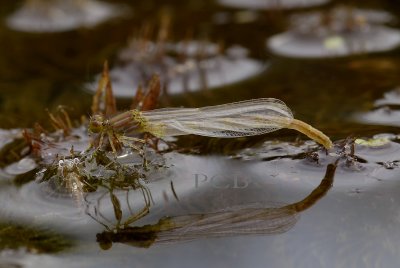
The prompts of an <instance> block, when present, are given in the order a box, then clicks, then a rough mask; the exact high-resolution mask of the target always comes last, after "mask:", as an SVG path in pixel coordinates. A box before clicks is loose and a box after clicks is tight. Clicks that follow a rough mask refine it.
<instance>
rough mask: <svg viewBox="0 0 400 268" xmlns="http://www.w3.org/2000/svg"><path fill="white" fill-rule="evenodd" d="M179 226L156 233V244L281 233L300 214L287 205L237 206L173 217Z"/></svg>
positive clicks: (291, 224) (293, 222)
mask: <svg viewBox="0 0 400 268" xmlns="http://www.w3.org/2000/svg"><path fill="white" fill-rule="evenodd" d="M172 220H173V222H174V224H175V225H176V226H177V227H176V228H173V229H170V230H166V231H162V232H160V233H158V234H157V243H170V242H176V241H188V240H193V239H198V238H209V237H224V236H230V235H249V234H263V235H268V234H278V233H284V232H286V231H288V230H289V229H290V228H292V227H293V226H294V224H295V223H296V222H297V220H298V214H297V213H296V212H295V211H294V210H292V209H290V208H288V207H282V208H251V207H249V208H246V207H243V208H239V209H238V208H234V209H231V210H230V211H221V212H216V213H210V214H201V215H200V214H199V215H187V216H177V217H172Z"/></svg>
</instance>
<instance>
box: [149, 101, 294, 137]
mask: <svg viewBox="0 0 400 268" xmlns="http://www.w3.org/2000/svg"><path fill="white" fill-rule="evenodd" d="M142 116H143V117H144V118H145V119H146V121H147V122H148V124H149V125H150V129H154V130H158V131H157V132H159V133H162V135H163V136H178V135H187V134H195V135H201V136H208V137H221V138H224V137H225V138H230V137H243V136H253V135H259V134H263V133H268V132H271V131H275V130H277V129H280V128H283V127H285V126H286V124H283V122H285V123H287V122H288V120H289V121H291V119H293V114H292V112H291V111H290V109H289V108H288V107H287V106H286V104H285V103H283V102H282V101H280V100H277V99H272V98H267V99H256V100H248V101H241V102H235V103H229V104H223V105H217V106H209V107H203V108H197V109H196V108H195V109H192V108H172V109H171V108H168V109H158V110H152V111H145V112H142ZM277 119H278V120H277Z"/></svg>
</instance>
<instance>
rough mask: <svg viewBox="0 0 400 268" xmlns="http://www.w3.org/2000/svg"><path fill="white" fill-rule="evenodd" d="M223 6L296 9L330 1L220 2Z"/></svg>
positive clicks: (227, 0) (262, 0)
mask: <svg viewBox="0 0 400 268" xmlns="http://www.w3.org/2000/svg"><path fill="white" fill-rule="evenodd" d="M218 2H219V3H220V4H222V5H226V6H231V7H236V8H248V9H294V8H307V7H312V6H317V5H323V4H326V3H328V2H329V0H219V1H218Z"/></svg>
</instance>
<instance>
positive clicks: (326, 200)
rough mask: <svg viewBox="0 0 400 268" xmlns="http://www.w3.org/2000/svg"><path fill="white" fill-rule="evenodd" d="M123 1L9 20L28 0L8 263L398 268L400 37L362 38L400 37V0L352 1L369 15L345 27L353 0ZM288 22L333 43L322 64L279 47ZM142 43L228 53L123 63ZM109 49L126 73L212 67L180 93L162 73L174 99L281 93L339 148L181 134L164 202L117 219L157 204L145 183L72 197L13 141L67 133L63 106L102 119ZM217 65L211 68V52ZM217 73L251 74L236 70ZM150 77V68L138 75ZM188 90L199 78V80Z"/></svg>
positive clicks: (12, 130) (6, 211)
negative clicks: (373, 45) (54, 114)
mask: <svg viewBox="0 0 400 268" xmlns="http://www.w3.org/2000/svg"><path fill="white" fill-rule="evenodd" d="M32 2H40V1H39V0H37V1H32ZM49 2H51V1H49ZM54 2H55V3H56V2H57V3H60V1H54ZM77 2H79V1H77ZM82 2H84V1H82ZM89 2H90V1H89ZM98 2H107V1H98ZM108 2H109V4H113V5H112V7H113V8H116V9H118V12H117V13H115V14H114V13H112V14H111V13H110V14H109V13H107V12H106V13H104V12H105V11H104V10H103V9H102V12H103V13H102V14H109V16H103V17H102V19H101V20H100V19H97V20H95V19H92V20H91V19H90V18H89V19H88V18H86V20H88V21H90V22H91V23H90V25H85V24H82V25H76V24H73V23H72V24H71V22H69V24H68V25H67V26H64V27H59V25H53V26H51V25H49V26H46V27H44V26H43V29H51V32H40V31H38V28H35V29H34V30H33V31H32V32H29V29H24V30H21V29H16V28H10V24H9V23H7V22H9V21H10V18H11V16H13V14H21V12H20V13H18V10H21V8H22V6H23V5H24V4H25V3H24V2H23V1H8V2H7V3H6V4H5V3H3V4H1V6H0V19H1V21H2V23H1V24H0V39H1V40H2V42H0V51H1V57H0V148H1V149H0V153H1V161H0V167H1V169H0V200H1V204H2V205H1V206H0V267H3V266H4V267H39V266H40V267H54V266H57V267H111V266H116V267H141V266H143V267H161V266H162V267H189V266H190V267H205V266H209V267H396V266H397V264H398V263H399V262H400V257H399V256H400V254H399V253H400V242H399V241H400V195H399V193H400V182H399V174H400V169H399V165H400V144H399V140H400V138H399V136H398V135H399V129H398V127H399V120H398V118H397V117H398V116H399V115H400V108H399V107H400V106H399V104H400V101H399V99H400V98H399V96H400V93H399V92H400V91H399V89H398V88H399V85H400V76H399V73H400V56H399V55H400V53H399V51H400V50H399V49H400V47H397V46H396V44H395V43H396V42H397V41H396V42H392V41H393V39H391V38H389V39H388V40H387V41H388V42H389V43H390V45H387V43H386V45H385V44H384V45H383V46H382V47H383V48H381V49H378V50H371V49H368V48H369V47H368V46H367V45H366V46H365V47H363V45H365V44H370V43H369V42H375V41H376V39H375V37H376V36H375V35H373V34H370V33H371V32H368V31H370V30H371V29H376V28H375V27H378V28H379V29H390V31H391V32H393V33H396V34H397V32H398V30H397V29H399V28H400V25H399V20H400V6H399V5H398V4H397V3H396V2H395V1H389V0H386V1H378V0H370V1H351V4H352V6H351V7H352V8H350V7H347V9H345V10H347V11H344V12H345V13H346V12H348V13H346V16H350V17H351V16H353V17H351V19H346V21H345V22H343V20H341V21H340V23H339V25H340V27H341V28H340V29H337V23H335V19H337V18H332V16H331V15H329V14H334V13H333V12H332V11H331V10H333V9H334V8H336V7H338V6H340V7H342V8H343V5H344V4H350V3H349V1H309V3H307V2H308V1H305V0H301V1H298V2H299V3H300V4H299V5H296V4H295V2H296V1H294V0H293V1H282V3H281V4H280V5H279V3H278V5H276V3H277V2H279V1H271V2H274V8H273V9H272V10H270V9H268V8H266V7H267V6H269V5H272V4H265V7H264V6H263V5H262V4H260V3H258V2H262V1H261V0H260V1H249V2H254V5H252V6H246V5H245V4H243V3H245V2H246V1H245V0H243V1H239V0H236V1H227V0H224V1H211V0H207V1H199V0H197V1H196V0H190V1H183V0H182V1H179V0H170V1H164V2H163V4H162V5H161V4H159V3H158V2H157V1H149V0H146V1H134V2H132V1H124V0H118V1H108ZM111 2H112V3H111ZM242 2H243V3H242ZM265 2H266V3H267V2H268V1H266V0H265ZM285 2H288V3H289V4H288V5H289V7H288V9H285V4H284V3H285ZM93 3H95V2H94V1H93ZM93 3H92V4H93ZM96 3H97V1H96ZM107 6H108V5H104V6H103V5H102V8H106V7H107ZM277 6H278V8H277ZM84 7H85V5H80V6H79V8H81V9H82V8H84ZM110 7H111V6H110ZM63 8H65V7H63ZM121 8H122V9H123V12H122V11H121ZM106 9H107V8H106ZM61 10H62V12H66V11H65V10H64V9H61ZM355 10H356V12H355ZM359 10H368V11H369V12H372V11H376V12H378V13H368V14H375V15H374V16H375V17H374V16H373V18H371V19H370V21H369V20H368V15H366V14H364V13H360V12H359ZM24 12H26V9H24ZM41 12H44V11H43V9H41ZM52 12H53V11H52ZM58 12H61V11H58ZM74 12H75V13H76V16H78V15H80V16H82V14H86V15H85V16H89V15H87V14H92V13H95V14H97V15H99V13H96V12H92V13H91V12H84V11H82V10H81V11H80V12H81V13H79V12H78V11H74ZM379 12H387V13H379ZM318 13H319V14H321V15H320V16H319V17H320V19H316V18H317V17H318V16H317V15H315V14H318ZM51 14H53V13H51ZM56 14H58V13H57V12H56ZM63 14H64V13H63ZM163 14H168V16H169V22H168V24H169V25H168V38H167V39H168V42H166V41H165V40H166V39H163V38H165V37H163V35H162V34H161V33H163V30H162V29H164V28H163V27H164V26H165V25H164V24H163V20H164V19H163V18H164V17H163V16H164V15H163ZM304 14H306V15H307V14H314V15H313V16H314V17H313V20H314V21H313V22H312V23H310V25H309V26H308V25H306V26H307V27H309V28H307V27H298V29H297V30H298V31H300V32H296V33H295V34H293V31H295V30H293V17H294V16H295V17H296V16H297V18H301V17H302V15H304ZM376 14H381V15H379V16H378V15H376ZM382 14H383V15H382ZM31 15H32V14H31ZM31 15H30V16H31ZM53 15H54V14H53ZM53 15H52V16H53ZM100 15H101V14H100ZM342 15H343V14H342ZM30 16H29V17H26V19H31V17H30ZM32 16H33V15H32ZM50 17H51V16H50ZM15 19H16V18H15V17H14V21H15ZM315 20H317V23H316V22H315ZM318 20H319V21H318ZM51 21H52V20H49V22H50V23H51ZM44 22H45V20H44V19H43V18H42V20H40V23H44ZM57 23H61V22H60V21H58V22H57ZM97 23H98V24H97ZM164 23H165V22H164ZM19 25H21V24H19ZM32 25H36V24H34V23H32ZM297 26H298V25H297ZM146 27H147V28H146ZM300 28H301V29H300ZM305 28H307V29H305ZM146 29H151V30H146ZM160 29H161V30H160ZM146 31H147V32H146ZM354 32H357V34H356V35H355V36H353V33H354ZM285 33H291V38H292V37H293V36H294V37H296V36H297V37H299V36H300V38H305V39H306V40H308V41H309V40H312V42H318V44H317V43H313V44H312V46H315V48H316V50H317V51H315V50H308V51H307V53H308V52H310V53H314V54H312V55H313V57H312V58H307V57H302V56H297V55H302V53H303V55H304V51H302V49H303V48H304V47H303V44H304V42H303V43H302V45H299V46H296V45H295V42H296V40H293V39H291V38H289V39H287V38H286V39H285V40H284V41H285V46H290V51H291V53H288V54H285V53H277V52H276V51H277V49H278V48H275V47H274V49H271V48H268V45H267V44H268V41H269V40H274V38H276V37H277V36H278V37H279V38H281V39H280V40H281V41H282V38H284V37H282V36H283V35H284V34H285ZM360 36H361V37H362V38H361V41H360V40H358V39H357V38H358V37H360ZM382 36H385V35H382ZM369 37H371V38H372V39H371V40H369V39H368V38H369ZM132 38H137V39H138V38H142V39H143V40H145V41H146V42H148V43H146V44H147V45H148V44H149V43H151V42H165V43H168V44H181V46H183V49H185V46H184V45H182V44H184V43H185V42H188V43H190V42H189V41H202V42H203V41H204V42H209V43H211V44H214V45H215V44H218V48H215V47H214V48H213V50H212V51H211V52H210V51H208V50H207V49H206V47H200V48H198V49H196V51H195V52H193V51H190V49H189V48H187V51H186V52H185V53H184V54H183V55H180V54H179V53H175V52H173V53H172V52H165V51H162V53H161V52H160V51H156V52H154V51H151V52H152V53H153V54H152V56H151V58H150V59H149V58H144V57H145V56H146V55H147V54H146V53H144V55H135V56H134V57H133V58H132V60H136V61H135V62H133V61H129V59H128V60H127V61H126V59H124V60H123V61H121V58H120V55H121V53H122V51H124V50H126V49H127V47H129V42H131V40H132ZM305 39H303V40H305ZM395 39H396V40H397V37H396V38H395ZM349 40H350V41H349ZM150 41H151V42H150ZM297 41H298V40H297ZM358 41H359V43H357V53H355V54H353V53H347V52H348V51H351V48H350V47H349V45H348V44H349V42H358ZM379 41H380V42H381V43H385V40H381V39H380V40H379ZM300 42H301V40H300ZM310 42H311V41H310ZM346 42H347V43H346ZM281 45H282V44H281ZM152 48H153V46H148V47H146V49H150V50H151V49H152ZM229 48H240V49H241V51H246V53H245V55H244V54H243V53H242V54H240V55H239V56H240V57H244V59H247V60H248V61H249V62H251V63H254V64H255V66H256V67H255V68H254V71H252V72H248V69H247V68H244V67H241V66H243V65H241V64H238V65H235V63H238V62H237V58H235V57H236V56H237V54H235V57H233V58H232V56H229V53H226V52H227V51H228V49H229ZM279 48H282V46H280V47H279ZM306 48H307V49H310V46H309V45H307V46H306ZM158 49H160V48H158ZM269 49H271V50H269ZM296 49H297V50H298V51H295V52H293V51H294V50H296ZM338 49H339V50H340V49H343V50H340V51H346V53H344V52H343V53H339V52H338V51H339V50H338ZM161 50H162V49H161ZM325 52H327V53H328V55H329V57H326V56H324V55H325V54H324V53H325ZM157 53H158V54H157ZM154 55H156V56H154ZM193 55H195V56H193ZM214 56H216V57H217V58H218V57H220V58H221V57H222V61H221V62H218V60H215V59H214V58H213V57H214ZM336 56H340V57H336ZM135 57H136V58H135ZM137 57H139V58H140V60H141V61H138V60H137V59H138V58H137ZM159 57H162V60H160V58H159ZM191 57H192V58H193V59H192V58H191ZM169 59H173V60H172V61H169ZM188 59H190V61H188ZM104 60H108V61H109V65H110V70H115V71H116V72H117V71H118V68H119V66H123V67H126V66H128V67H129V66H132V64H134V63H135V64H138V62H140V63H141V64H142V62H143V64H147V65H143V66H141V68H142V69H143V70H146V74H145V75H149V74H148V68H150V67H151V66H154V64H157V62H156V63H154V61H157V60H158V61H159V62H158V65H157V66H158V67H157V71H158V72H159V73H160V76H161V77H170V76H169V75H171V70H170V69H168V68H169V67H168V66H170V64H171V62H173V64H175V63H176V62H179V63H181V64H182V66H180V67H179V68H177V69H174V72H178V73H179V72H180V73H179V75H180V76H179V77H180V78H181V77H185V75H184V74H185V71H187V70H188V69H189V70H192V69H193V68H194V69H195V70H205V71H196V72H190V79H192V80H190V79H189V80H187V81H186V80H185V79H184V78H182V80H183V82H182V83H180V82H179V86H177V87H179V89H176V88H177V87H175V88H174V87H171V88H170V89H168V85H170V84H171V83H167V81H162V82H163V83H164V84H163V85H164V86H165V87H164V89H165V90H164V91H163V94H162V96H161V99H160V103H159V107H176V106H185V107H202V106H208V105H216V104H222V103H229V102H234V101H240V100H247V99H255V98H269V97H271V98H277V99H281V100H282V101H284V102H285V103H286V104H287V105H288V106H289V107H290V108H291V110H292V111H293V113H294V116H295V118H297V119H301V120H302V121H305V122H307V123H309V124H311V125H313V126H314V127H316V128H318V129H319V130H321V131H323V132H324V133H325V134H327V135H328V136H329V137H330V138H331V139H332V141H333V142H334V143H335V147H334V148H333V149H331V150H329V151H328V152H327V151H325V150H324V149H322V148H321V147H318V145H317V144H315V143H314V142H312V141H309V140H308V139H307V137H306V136H303V135H301V134H298V133H296V132H295V131H292V130H280V131H277V132H273V133H270V134H265V135H262V136H257V137H249V138H238V139H216V138H204V137H196V136H185V137H182V138H179V139H176V140H172V141H174V142H175V143H176V144H177V146H178V149H177V150H175V151H171V152H168V153H165V154H163V155H160V154H156V155H153V156H152V158H151V160H152V164H153V166H156V167H157V168H154V169H151V170H148V171H146V172H147V173H146V176H147V181H146V187H148V189H149V190H150V192H151V195H152V199H153V201H152V203H151V207H150V213H149V214H147V215H146V216H144V217H142V218H140V219H139V220H138V221H135V222H133V223H131V224H130V225H129V226H127V227H126V228H125V229H123V228H122V229H118V228H116V225H118V223H119V222H118V220H116V219H115V218H118V215H117V213H116V210H115V198H117V199H118V200H119V201H118V202H119V203H120V206H121V208H120V209H121V217H122V220H129V217H130V216H131V214H132V213H130V211H131V210H133V211H135V212H136V211H140V210H141V209H142V208H143V206H145V203H146V200H144V199H143V195H142V194H140V193H138V191H137V190H136V191H134V190H130V191H126V190H123V191H115V192H112V191H111V192H108V191H107V190H104V189H99V190H98V191H95V192H91V193H88V194H87V196H85V197H79V196H75V195H71V194H70V193H69V192H68V191H65V189H63V188H62V187H60V185H57V184H56V183H54V182H52V181H49V182H42V183H39V182H38V181H39V179H37V178H38V176H39V175H36V173H37V172H38V171H40V170H41V169H42V167H41V166H40V163H39V164H38V163H36V161H35V159H34V158H33V157H31V156H26V157H25V158H23V159H22V160H19V159H17V158H16V157H14V155H13V153H11V152H12V151H13V150H10V148H11V149H12V148H15V150H17V148H20V147H18V146H21V145H20V144H21V142H18V141H21V140H23V139H22V136H21V130H22V129H24V128H32V127H34V124H35V123H36V122H40V124H41V125H42V126H43V127H45V128H47V129H50V130H51V124H50V121H49V118H48V114H47V112H46V109H49V110H50V111H55V110H56V108H57V107H58V106H59V105H64V106H65V107H66V109H67V111H68V113H69V114H70V116H71V118H72V120H73V121H79V120H80V117H81V116H82V115H84V116H89V115H90V106H91V102H92V94H93V92H92V91H90V90H87V87H88V85H90V84H92V83H93V82H94V81H95V80H96V79H98V74H99V73H101V69H102V65H103V62H104ZM211 60H212V62H213V64H212V66H211V69H210V70H209V69H207V68H209V65H207V64H204V62H209V61H211ZM214 61H215V62H214ZM160 62H161V63H162V64H160ZM188 62H189V63H188ZM164 63H165V64H164ZM149 66H150V67H149ZM235 66H239V67H235ZM189 67H190V68H189ZM174 68H175V67H174ZM185 68H186V69H185ZM191 68H192V69H191ZM223 68H227V69H223ZM229 68H234V69H233V70H230V69H229ZM120 69H122V67H121V68H120ZM125 69H126V70H127V69H129V68H125ZM125 69H124V71H126V70H125ZM241 69H243V70H241ZM207 70H208V71H207ZM241 71H243V72H241ZM218 72H221V73H222V74H223V76H229V74H230V73H232V74H234V75H235V78H232V77H229V79H228V78H226V79H223V78H221V77H218V75H217V74H218ZM250 73H251V75H250ZM127 75H128V74H127V73H120V74H117V75H116V76H117V77H118V76H124V78H126V76H127ZM133 76H135V77H138V79H139V77H140V74H139V71H138V70H136V71H135V73H134V75H133ZM237 77H240V79H242V80H240V81H239V78H237ZM142 78H143V77H142ZM218 78H220V79H218ZM207 79H210V80H211V81H209V80H207ZM212 79H218V82H213V81H212ZM144 81H145V79H144ZM185 81H186V82H185ZM188 81H190V82H188ZM193 81H194V82H193ZM207 81H208V83H207ZM225 82H226V83H225ZM136 83H145V82H136ZM185 83H186V84H185ZM185 85H191V86H190V87H189V88H188V89H187V90H185V89H184V88H185ZM124 86H125V85H124ZM115 87H116V88H115V92H116V95H118V88H117V87H118V85H117V84H115ZM135 90H136V89H135V88H133V86H132V93H131V94H130V93H129V92H128V91H127V89H126V88H123V89H121V92H123V93H121V97H126V96H133V95H134V94H135V93H134V92H135ZM117 101H118V106H119V107H120V108H122V109H128V108H129V106H130V104H131V100H130V99H127V98H120V99H117ZM76 131H78V132H77V133H78V134H76V135H75V136H79V135H82V137H85V128H83V129H77V130H76ZM82 133H83V134H82ZM85 142H86V143H87V140H85V139H84V138H82V139H81V140H80V143H79V142H77V143H74V147H77V146H81V147H83V148H84V146H85V145H86V143H85ZM82 143H83V144H82ZM66 146H67V145H66ZM66 146H65V147H66ZM68 150H69V148H68V149H66V151H68ZM50 153H51V152H49V154H50ZM49 157H50V158H51V156H49ZM53 157H54V155H53ZM136 160H137V159H136ZM136 160H135V158H134V157H133V158H132V156H127V158H126V159H122V161H128V162H129V161H131V162H134V161H136ZM61 172H62V171H61ZM35 178H36V180H35ZM397 187H399V189H398V188H397ZM113 198H114V201H113ZM140 226H143V227H142V228H138V227H140ZM21 230H22V231H21ZM21 237H23V238H24V239H21ZM25 238H26V239H25ZM10 241H11V242H10ZM49 242H50V243H53V244H54V247H53V248H52V250H51V249H49V247H48V244H46V243H49ZM105 249H107V250H105Z"/></svg>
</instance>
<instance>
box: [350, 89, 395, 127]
mask: <svg viewBox="0 0 400 268" xmlns="http://www.w3.org/2000/svg"><path fill="white" fill-rule="evenodd" d="M399 107H400V89H399V88H396V89H394V90H392V91H389V92H386V93H385V94H384V96H383V98H381V99H378V100H376V101H375V103H374V109H373V110H372V111H368V112H365V113H358V114H356V115H355V116H354V118H355V119H356V120H357V121H360V122H362V123H366V124H373V125H386V126H400V121H399V118H400V109H399Z"/></svg>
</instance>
